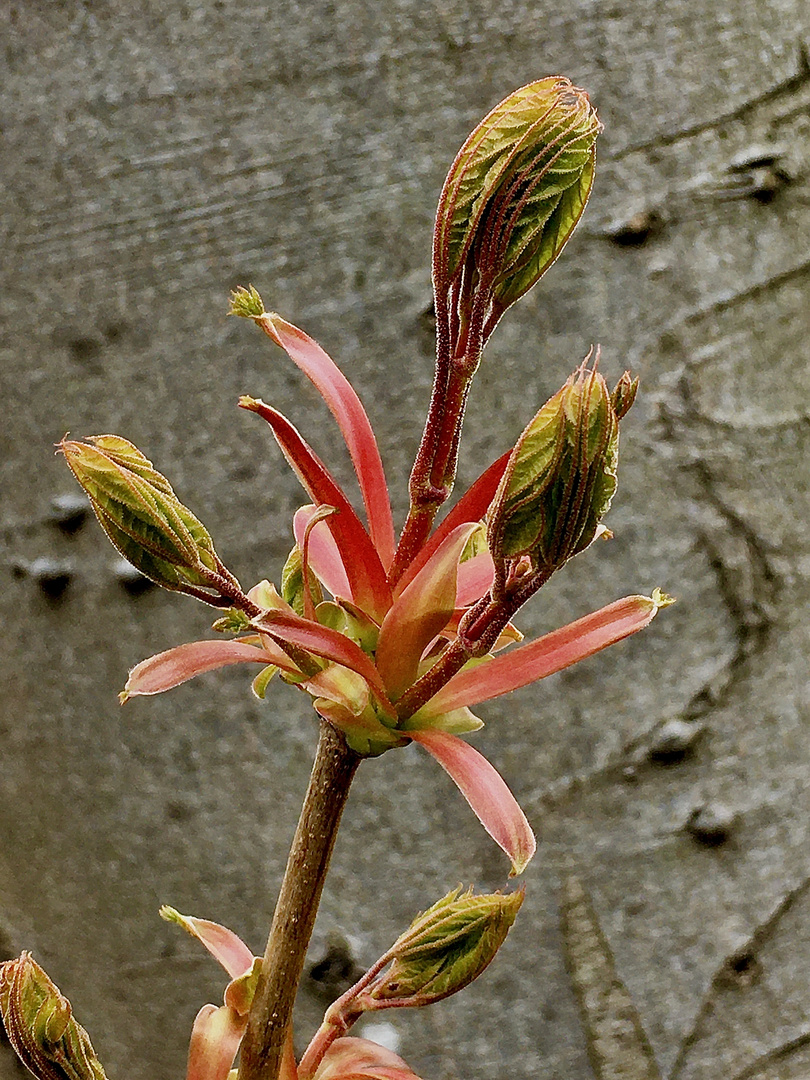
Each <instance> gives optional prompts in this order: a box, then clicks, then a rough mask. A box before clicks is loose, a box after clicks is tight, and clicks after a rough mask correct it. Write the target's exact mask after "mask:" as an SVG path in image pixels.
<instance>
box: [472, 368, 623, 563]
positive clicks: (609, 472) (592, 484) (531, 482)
mask: <svg viewBox="0 0 810 1080" xmlns="http://www.w3.org/2000/svg"><path fill="white" fill-rule="evenodd" d="M586 364H587V360H586V362H585V363H583V365H582V366H581V367H580V368H579V369H578V370H577V371H576V372H575V373H574V374H573V375H572V376H571V378H570V379H568V381H567V382H566V384H565V385H564V386H563V388H562V389H561V390H559V391H558V392H557V393H556V394H555V395H554V397H552V398H551V399H550V400H549V401H547V402H546V404H545V405H544V406H543V408H542V409H541V410H540V411H539V412H538V413H537V415H536V416H535V417H534V419H533V420H532V421H531V422H530V423H529V425H528V426H527V427H526V429H525V430H524V432H523V434H522V435H521V436H520V438H519V439H518V441H517V444H516V445H515V448H514V450H513V451H512V454H511V457H510V459H509V463H508V464H507V466H506V471H505V472H504V475H503V479H502V480H501V483H500V486H499V488H498V491H497V493H496V495H495V498H494V499H493V501H492V505H491V507H490V510H489V514H488V518H489V527H488V539H489V546H490V550H491V552H492V555H493V558H494V559H495V560H496V561H501V562H503V561H504V560H507V559H516V558H519V557H520V556H528V557H529V558H530V560H531V562H532V565H533V567H534V568H535V569H539V570H544V571H547V572H549V571H552V570H555V569H557V568H558V567H560V566H562V565H563V563H565V562H566V561H567V560H568V559H570V558H571V557H572V556H573V555H576V554H577V553H578V552H580V551H582V550H584V548H586V547H587V546H588V544H590V542H591V541H592V540H593V538H594V536H595V535H596V531H597V529H598V527H599V524H600V522H601V519H602V518H603V517H604V515H605V514H606V513H607V511H608V509H609V507H610V502H611V499H612V498H613V495H614V492H615V491H616V466H617V463H618V452H619V425H618V420H617V416H616V412H615V408H614V404H613V396H612V395H611V394H610V392H609V391H608V388H607V386H606V385H605V380H604V379H603V378H602V376H601V375H599V374H597V372H596V371H593V370H590V369H588V368H587V367H586ZM631 388H632V384H631V385H630V387H627V386H625V384H624V382H621V383H620V384H619V386H618V387H617V388H616V391H614V395H615V397H616V400H617V402H618V403H619V404H620V405H621V407H622V408H623V409H624V411H625V412H626V411H627V409H629V407H630V404H632V396H631V393H630V389H631Z"/></svg>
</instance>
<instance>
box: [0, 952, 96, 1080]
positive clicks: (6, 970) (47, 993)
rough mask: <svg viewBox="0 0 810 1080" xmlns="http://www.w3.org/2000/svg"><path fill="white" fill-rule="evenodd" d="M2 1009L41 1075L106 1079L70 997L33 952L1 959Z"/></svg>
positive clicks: (59, 1079) (25, 1058) (11, 1033)
mask: <svg viewBox="0 0 810 1080" xmlns="http://www.w3.org/2000/svg"><path fill="white" fill-rule="evenodd" d="M0 1013H2V1016H3V1023H4V1025H5V1028H6V1033H7V1034H8V1038H9V1042H10V1043H11V1045H12V1046H13V1048H14V1050H15V1051H16V1053H17V1056H18V1057H19V1059H20V1061H22V1063H23V1065H25V1067H26V1068H27V1069H28V1070H29V1072H32V1073H33V1074H34V1076H36V1077H38V1078H39V1080H105V1074H104V1069H103V1068H102V1067H101V1062H100V1061H99V1060H98V1058H97V1057H96V1054H95V1051H94V1050H93V1047H92V1045H91V1043H90V1039H89V1037H88V1035H87V1032H86V1031H85V1030H84V1028H83V1027H82V1026H81V1024H79V1023H77V1022H76V1020H74V1019H73V1010H72V1009H71V1006H70V1002H69V1001H68V999H67V998H66V997H64V995H63V994H61V993H60V992H59V989H58V987H56V986H55V985H54V984H53V983H52V982H51V980H50V979H49V978H48V976H47V975H46V973H45V972H44V971H43V970H42V968H41V967H40V966H39V964H37V963H36V961H34V960H33V959H32V957H31V954H30V953H27V952H24V953H22V955H21V956H19V957H18V958H17V959H16V960H8V961H7V962H6V963H4V964H0Z"/></svg>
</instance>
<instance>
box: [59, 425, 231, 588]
mask: <svg viewBox="0 0 810 1080" xmlns="http://www.w3.org/2000/svg"><path fill="white" fill-rule="evenodd" d="M59 449H60V450H61V452H62V453H63V454H64V455H65V460H66V461H67V463H68V465H69V466H70V469H71V471H72V472H73V475H74V476H75V477H76V479H77V480H78V482H79V483H80V484H81V486H82V487H83V488H84V490H85V492H86V494H87V496H88V497H89V499H90V502H91V504H92V507H93V509H94V510H95V512H96V516H97V517H98V520H99V522H100V524H101V527H102V528H103V529H104V531H105V532H106V533H107V536H108V537H109V538H110V540H111V541H112V543H113V544H114V545H115V547H116V548H117V549H118V550H119V551H120V552H121V554H122V555H123V556H124V558H125V559H127V560H128V561H129V562H131V563H132V565H133V566H135V567H136V568H137V569H138V570H140V572H141V573H142V574H143V575H144V576H145V577H148V578H149V579H150V580H151V581H154V582H156V583H157V584H158V585H162V586H163V588H164V589H170V590H172V591H174V592H184V593H188V594H189V595H191V596H196V597H197V598H198V599H200V600H205V601H206V602H207V603H210V604H213V605H214V606H216V607H221V606H223V605H225V606H230V605H231V604H232V603H234V601H238V600H239V599H240V598H241V597H242V594H241V590H240V589H239V584H238V582H237V581H236V579H235V578H234V577H233V575H232V574H230V573H229V571H228V570H227V569H226V568H225V566H224V565H223V564H222V562H221V561H220V559H219V557H218V555H217V553H216V551H215V550H214V544H213V541H212V540H211V537H210V536H209V534H208V531H207V529H206V528H205V526H204V525H203V524H202V522H200V521H198V519H197V518H196V517H195V516H194V514H192V512H191V511H190V510H189V509H187V507H185V506H183V504H182V503H181V502H180V500H179V499H178V498H177V496H176V495H175V493H174V491H173V490H172V486H171V484H170V483H169V481H168V480H167V479H166V477H165V476H163V475H162V474H161V473H159V472H158V471H157V469H155V468H154V467H153V465H152V462H151V461H150V460H149V459H148V458H147V457H145V456H144V455H143V454H142V453H141V452H140V450H138V448H137V447H136V446H133V444H132V443H131V442H128V441H127V440H126V439H122V438H121V437H120V436H118V435H94V436H92V437H91V438H90V439H88V441H87V442H85V443H81V442H74V441H70V440H67V439H64V440H63V441H62V442H61V443H60V444H59Z"/></svg>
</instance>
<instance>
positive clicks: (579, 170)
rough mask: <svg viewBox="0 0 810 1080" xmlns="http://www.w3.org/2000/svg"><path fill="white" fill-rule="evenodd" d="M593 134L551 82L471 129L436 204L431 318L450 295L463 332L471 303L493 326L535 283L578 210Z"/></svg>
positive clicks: (569, 95) (575, 99) (591, 116)
mask: <svg viewBox="0 0 810 1080" xmlns="http://www.w3.org/2000/svg"><path fill="white" fill-rule="evenodd" d="M600 131H601V124H600V123H599V121H598V120H597V118H596V112H595V111H594V109H593V107H592V106H591V103H590V101H589V100H588V95H587V94H586V93H585V92H584V91H583V90H580V89H579V88H578V87H576V86H574V85H573V84H572V83H571V82H570V81H569V80H568V79H566V78H562V77H558V76H552V77H551V78H546V79H540V80H538V81H537V82H533V83H529V84H528V86H524V87H521V89H519V90H516V91H515V92H514V93H513V94H510V95H509V97H507V98H505V99H504V100H503V101H502V102H501V103H500V104H499V105H497V106H496V107H495V108H494V109H493V110H492V112H490V113H489V114H488V115H487V116H486V117H485V118H484V119H483V120H482V121H481V123H480V124H479V125H478V127H477V128H476V129H475V130H474V131H473V132H472V134H471V135H470V136H469V138H468V139H467V141H466V142H465V143H464V145H463V146H462V148H461V150H460V151H459V153H458V155H457V157H456V159H455V161H454V162H453V165H452V167H451V169H450V172H449V173H448V176H447V179H446V180H445V184H444V188H443V189H442V194H441V197H440V199H439V207H438V210H437V214H436V229H435V234H434V248H433V278H434V287H435V289H436V301H437V304H436V307H437V315H439V316H440V312H441V310H442V309H443V308H444V306H445V304H446V298H447V297H448V296H449V295H450V294H451V293H452V294H453V296H454V297H455V298H456V303H455V307H456V313H457V316H458V321H459V323H460V324H461V325H462V326H463V325H464V324H465V322H466V321H467V320H468V319H469V318H470V316H471V313H472V308H473V301H474V298H475V297H476V296H477V297H479V298H485V303H487V304H488V305H490V310H488V311H486V312H485V313H484V314H485V318H487V319H488V322H489V324H490V326H494V324H495V322H497V320H498V319H499V318H500V316H501V315H502V314H503V312H504V311H505V310H506V309H507V308H508V307H509V306H510V305H511V304H513V303H514V302H515V301H516V300H518V299H519V298H520V297H521V296H523V294H524V293H525V292H527V291H528V290H529V289H530V288H531V287H532V286H533V285H534V284H535V283H536V282H537V281H538V280H539V279H540V277H541V276H542V275H543V274H544V273H545V271H546V270H547V269H548V268H549V266H551V264H552V263H553V262H554V260H555V259H556V258H557V256H558V255H559V253H560V252H561V251H562V249H563V247H564V245H565V243H566V241H567V240H568V237H569V236H570V235H571V232H572V231H573V229H574V226H575V225H576V223H577V222H578V221H579V218H580V216H581V215H582V211H583V210H584V209H585V204H586V203H587V201H588V196H589V194H590V190H591V185H592V183H593V171H594V160H595V144H596V137H597V135H598V134H599V132H600Z"/></svg>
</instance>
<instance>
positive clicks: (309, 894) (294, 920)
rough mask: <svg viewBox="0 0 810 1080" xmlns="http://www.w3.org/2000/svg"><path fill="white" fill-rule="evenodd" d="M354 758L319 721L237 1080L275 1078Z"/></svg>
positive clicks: (357, 758) (356, 758) (357, 760)
mask: <svg viewBox="0 0 810 1080" xmlns="http://www.w3.org/2000/svg"><path fill="white" fill-rule="evenodd" d="M360 760H361V758H360V756H359V755H358V754H356V753H355V752H354V751H353V750H351V749H349V747H348V746H347V745H346V742H345V740H344V739H343V736H342V735H341V734H340V733H339V732H338V731H336V730H335V729H334V728H333V727H332V726H331V725H330V724H328V723H327V722H326V721H325V720H322V721H321V731H320V738H319V740H318V750H317V753H316V755H315V762H314V764H313V766H312V775H311V776H310V779H309V787H308V789H307V794H306V798H305V799H304V805H303V807H302V809H301V817H300V818H299V821H298V828H297V829H296V831H295V837H294V839H293V842H292V847H291V848H290V854H289V858H288V860H287V869H286V870H285V872H284V880H283V881H282V883H281V890H280V892H279V896H278V901H277V903H276V910H275V913H274V915H273V923H272V926H271V927H270V936H269V937H268V939H267V948H266V950H265V954H264V960H263V961H262V974H261V977H260V979H259V984H258V986H257V988H256V995H255V997H254V999H253V1004H252V1006H251V1009H250V1016H249V1018H248V1026H247V1031H246V1032H245V1038H244V1040H243V1042H242V1051H241V1056H240V1064H239V1080H277V1078H278V1076H279V1072H280V1069H281V1061H282V1054H283V1050H284V1042H285V1039H286V1036H287V1031H288V1029H289V1026H290V1020H291V1017H292V1010H293V1004H294V1002H295V994H296V990H297V989H298V982H299V979H300V978H301V972H302V970H303V967H304V959H305V957H306V951H307V946H308V945H309V939H310V937H311V935H312V928H313V926H314V923H315V915H316V913H317V910H318V903H319V901H320V898H321V892H322V890H323V883H324V880H325V878H326V872H327V869H328V867H329V859H330V857H331V855H332V848H333V847H334V843H335V837H336V835H337V830H338V826H339V824H340V818H341V815H342V813H343V808H344V806H345V805H346V799H347V797H348V794H349V787H350V786H351V782H352V779H353V777H354V774H355V771H356V769H357V766H358V764H359V763H360Z"/></svg>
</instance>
